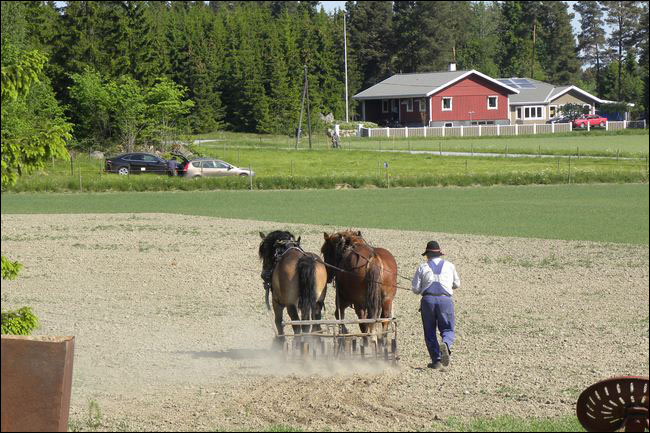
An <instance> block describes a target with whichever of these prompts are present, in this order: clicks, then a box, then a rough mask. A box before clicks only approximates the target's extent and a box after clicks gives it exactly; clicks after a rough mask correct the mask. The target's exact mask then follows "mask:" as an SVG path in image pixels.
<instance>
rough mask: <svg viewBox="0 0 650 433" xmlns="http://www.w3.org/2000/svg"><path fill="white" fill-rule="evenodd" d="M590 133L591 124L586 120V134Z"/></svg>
mask: <svg viewBox="0 0 650 433" xmlns="http://www.w3.org/2000/svg"><path fill="white" fill-rule="evenodd" d="M589 131H591V123H589V121H588V120H587V132H589Z"/></svg>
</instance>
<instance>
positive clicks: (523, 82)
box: [512, 78, 530, 84]
mask: <svg viewBox="0 0 650 433" xmlns="http://www.w3.org/2000/svg"><path fill="white" fill-rule="evenodd" d="M512 81H513V82H514V83H516V84H530V81H528V80H527V79H525V78H515V79H514V80H512Z"/></svg>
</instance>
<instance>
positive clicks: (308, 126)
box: [305, 65, 311, 150]
mask: <svg viewBox="0 0 650 433" xmlns="http://www.w3.org/2000/svg"><path fill="white" fill-rule="evenodd" d="M305 93H306V94H307V95H306V98H307V133H308V134H309V150H311V110H310V109H309V81H308V80H307V65H305Z"/></svg>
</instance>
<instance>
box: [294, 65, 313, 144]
mask: <svg viewBox="0 0 650 433" xmlns="http://www.w3.org/2000/svg"><path fill="white" fill-rule="evenodd" d="M306 94H307V65H305V84H304V86H303V88H302V100H301V101H300V120H298V129H297V130H296V150H297V149H298V141H300V133H301V132H302V113H303V111H304V109H305V96H306ZM310 138H311V137H310Z"/></svg>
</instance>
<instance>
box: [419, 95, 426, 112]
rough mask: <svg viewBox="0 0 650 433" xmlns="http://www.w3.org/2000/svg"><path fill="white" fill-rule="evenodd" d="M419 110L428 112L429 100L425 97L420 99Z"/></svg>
mask: <svg viewBox="0 0 650 433" xmlns="http://www.w3.org/2000/svg"><path fill="white" fill-rule="evenodd" d="M418 111H419V112H420V113H426V112H427V102H426V99H425V98H420V99H418Z"/></svg>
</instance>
